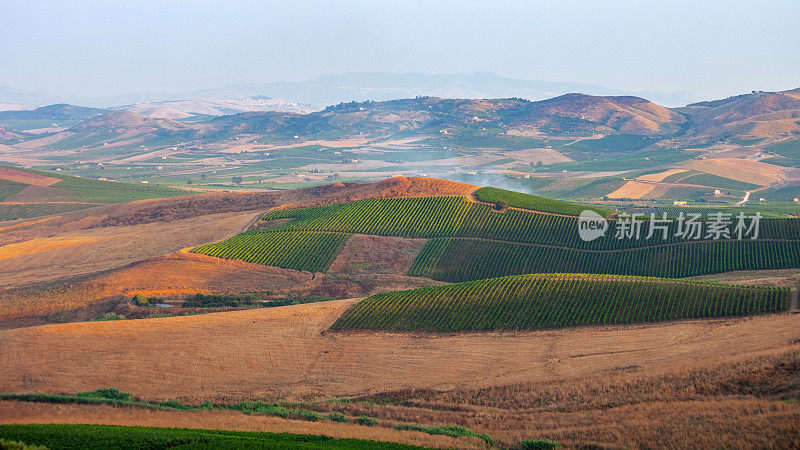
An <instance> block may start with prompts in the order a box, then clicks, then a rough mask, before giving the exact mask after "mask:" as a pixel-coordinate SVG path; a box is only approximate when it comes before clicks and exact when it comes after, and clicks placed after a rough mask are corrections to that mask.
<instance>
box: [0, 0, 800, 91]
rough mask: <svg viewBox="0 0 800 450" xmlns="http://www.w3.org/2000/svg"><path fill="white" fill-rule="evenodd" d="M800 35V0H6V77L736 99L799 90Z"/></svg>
mask: <svg viewBox="0 0 800 450" xmlns="http://www.w3.org/2000/svg"><path fill="white" fill-rule="evenodd" d="M798 44H800V1H798V0H786V1H777V0H776V1H769V0H761V1H736V0H719V1H717V0H712V1H706V0H692V1H663V0H662V1H658V0H640V1H614V0H597V1H585V0H584V1H579V0H574V1H570V0H548V1H532V0H528V1H504V2H492V1H487V0H479V1H471V0H470V1H467V0H464V1H460V2H457V1H434V0H423V1H402V0H393V1H379V0H364V1H346V0H336V1H301V0H286V1H280V2H277V1H274V2H270V1H241V0H224V1H223V0H217V1H200V0H198V1H191V0H156V1H150V0H138V1H124V2H123V1H111V0H103V1H68V0H54V1H37V0H0V86H2V85H5V86H11V87H15V88H21V89H43V90H47V91H50V92H53V93H57V94H65V93H69V94H77V95H92V96H95V95H97V96H105V95H114V94H119V93H125V92H186V91H191V90H196V89H202V88H211V87H219V86H223V85H227V84H233V83H260V82H269V81H280V80H301V79H305V78H310V77H313V76H316V75H320V74H329V73H341V72H357V71H370V72H372V71H375V72H378V71H380V72H426V73H447V72H475V71H491V72H495V73H497V74H499V75H502V76H508V77H514V78H522V79H530V80H548V81H576V82H583V83H592V84H600V85H604V86H607V87H611V88H617V89H625V90H660V91H682V90H687V91H691V92H693V93H694V94H696V95H698V96H700V97H724V96H727V95H732V94H735V93H741V92H749V91H751V90H754V89H761V90H781V89H789V88H795V87H799V86H800V45H798Z"/></svg>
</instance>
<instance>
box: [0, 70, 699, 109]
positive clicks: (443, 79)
mask: <svg viewBox="0 0 800 450" xmlns="http://www.w3.org/2000/svg"><path fill="white" fill-rule="evenodd" d="M573 92H581V93H584V94H589V95H604V96H609V95H616V96H622V95H631V96H638V97H644V98H648V99H650V100H652V101H654V102H656V103H659V104H662V105H665V106H684V105H687V104H689V103H692V102H695V101H697V100H699V99H698V98H696V97H695V96H694V95H692V94H691V93H688V92H675V93H666V92H658V91H654V92H651V91H643V92H637V91H626V90H621V89H611V88H607V87H604V86H598V85H593V84H583V83H571V82H557V81H528V80H519V79H515V78H506V77H501V76H499V75H496V74H494V73H490V72H476V73H450V74H424V73H383V72H374V73H373V72H356V73H342V74H335V75H321V76H318V77H315V78H311V79H309V80H304V81H279V82H271V83H263V84H232V85H229V86H224V87H220V88H213V89H203V90H198V91H193V92H183V93H164V92H162V93H158V92H139V93H124V94H119V95H114V96H106V97H80V96H74V95H66V94H63V95H57V94H52V93H47V92H39V91H36V92H34V91H24V90H16V89H12V88H3V87H0V103H17V104H23V105H32V106H41V105H45V104H50V103H71V104H80V105H87V106H94V107H103V108H108V107H114V106H120V105H131V104H136V103H148V102H159V101H170V100H190V99H199V98H214V99H219V100H226V99H234V98H242V97H253V96H260V97H271V98H273V99H280V100H284V101H288V102H297V103H303V104H308V105H316V106H319V107H324V106H328V105H334V104H337V103H341V102H349V101H365V100H374V101H383V100H393V99H398V98H413V97H416V96H433V97H443V98H464V99H476V98H509V97H518V98H524V99H528V100H543V99H547V98H552V97H556V96H559V95H563V94H568V93H573Z"/></svg>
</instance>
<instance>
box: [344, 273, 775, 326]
mask: <svg viewBox="0 0 800 450" xmlns="http://www.w3.org/2000/svg"><path fill="white" fill-rule="evenodd" d="M788 302H789V290H788V289H786V288H764V287H751V286H733V285H723V284H712V283H701V282H689V281H682V280H672V279H663V278H638V277H617V276H607V275H599V276H597V275H579V274H568V275H565V274H548V275H524V276H516V277H504V278H494V279H489V280H480V281H472V282H467V283H460V284H452V285H448V286H437V287H431V288H422V289H415V290H410V291H401V292H390V293H384V294H378V295H374V296H372V297H369V298H367V299H365V300H362V301H360V302H359V303H357V304H355V305H353V306H351V307H350V308H349V309H348V310H347V311H346V312H345V313H344V314H343V315H342V316H341V317H340V318H339V319H338V320H337V321H336V322H335V323H334V324H333V326H332V327H331V328H332V329H333V330H382V331H426V332H468V331H493V330H539V329H548V328H562V327H574V326H582V325H609V324H629V323H645V322H658V321H669V320H678V319H695V318H709V317H733V316H744V315H753V314H765V313H773V312H779V311H785V310H786V309H787V308H788V306H789V305H788Z"/></svg>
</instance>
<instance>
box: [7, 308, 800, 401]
mask: <svg viewBox="0 0 800 450" xmlns="http://www.w3.org/2000/svg"><path fill="white" fill-rule="evenodd" d="M355 301H356V300H355V299H352V300H337V301H330V302H324V303H316V304H307V305H296V306H287V307H280V308H269V309H260V310H247V311H235V312H226V313H215V314H206V315H200V316H185V317H172V318H161V319H147V320H130V321H116V322H96V323H72V324H61V325H46V326H41V327H31V328H20V329H12V330H6V331H2V332H0V366H2V367H4V368H5V372H6V376H4V377H3V379H2V380H0V392H77V391H82V390H91V389H97V388H100V387H107V386H114V387H117V388H119V389H122V390H124V391H129V392H132V393H134V394H135V395H139V396H142V397H145V398H152V399H174V398H176V397H180V398H182V399H187V400H204V399H236V398H253V397H265V398H287V399H301V398H309V397H316V398H319V397H330V396H344V395H363V394H368V393H374V392H384V391H391V390H399V389H410V388H426V389H454V388H459V387H461V388H463V387H485V386H494V385H498V384H511V383H521V382H532V381H543V380H554V379H562V378H565V377H577V376H585V375H590V374H593V373H601V372H606V371H614V370H620V369H621V368H626V367H628V368H629V367H632V366H635V367H647V368H648V369H649V370H657V369H659V368H667V367H675V366H676V365H691V364H694V363H698V362H703V361H707V360H709V359H715V360H719V359H723V360H734V359H736V358H742V357H746V356H752V355H757V354H758V353H759V352H763V351H767V350H769V349H771V348H774V347H776V346H780V345H783V344H785V343H786V342H787V341H789V340H790V339H792V338H796V337H797V336H798V331H797V329H798V328H797V327H798V325H799V324H800V316H797V315H790V314H782V315H772V316H764V317H755V318H748V319H731V320H709V321H692V322H683V323H671V324H664V325H648V326H630V327H596V328H580V329H570V330H561V331H548V332H531V333H475V334H467V335H411V334H389V333H386V334H382V333H352V334H339V333H331V332H325V331H326V330H327V328H328V327H329V326H330V325H331V324H332V323H333V321H334V320H335V319H336V318H337V317H338V316H339V315H340V314H341V313H342V312H343V311H344V310H345V309H346V308H347V307H348V306H349V305H351V304H353V303H354V302H355ZM498 349H503V351H502V352H499V351H497V350H498ZM21 354H25V355H32V356H31V357H28V358H18V355H21Z"/></svg>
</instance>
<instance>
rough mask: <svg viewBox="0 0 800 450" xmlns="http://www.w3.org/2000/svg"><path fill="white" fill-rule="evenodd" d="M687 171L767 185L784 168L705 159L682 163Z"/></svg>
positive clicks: (734, 160) (741, 160)
mask: <svg viewBox="0 0 800 450" xmlns="http://www.w3.org/2000/svg"><path fill="white" fill-rule="evenodd" d="M683 166H684V167H685V168H687V169H695V170H700V171H702V172H706V173H710V174H712V175H717V176H720V177H725V178H731V179H734V180H738V181H744V182H745V183H754V184H760V185H763V186H766V185H769V184H772V183H774V182H775V181H778V180H779V179H780V178H781V173H782V172H784V171H785V170H786V168H785V167H780V166H775V165H772V164H767V163H763V162H759V161H753V160H748V159H737V158H706V159H704V160H692V161H689V162H687V163H684V164H683Z"/></svg>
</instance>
